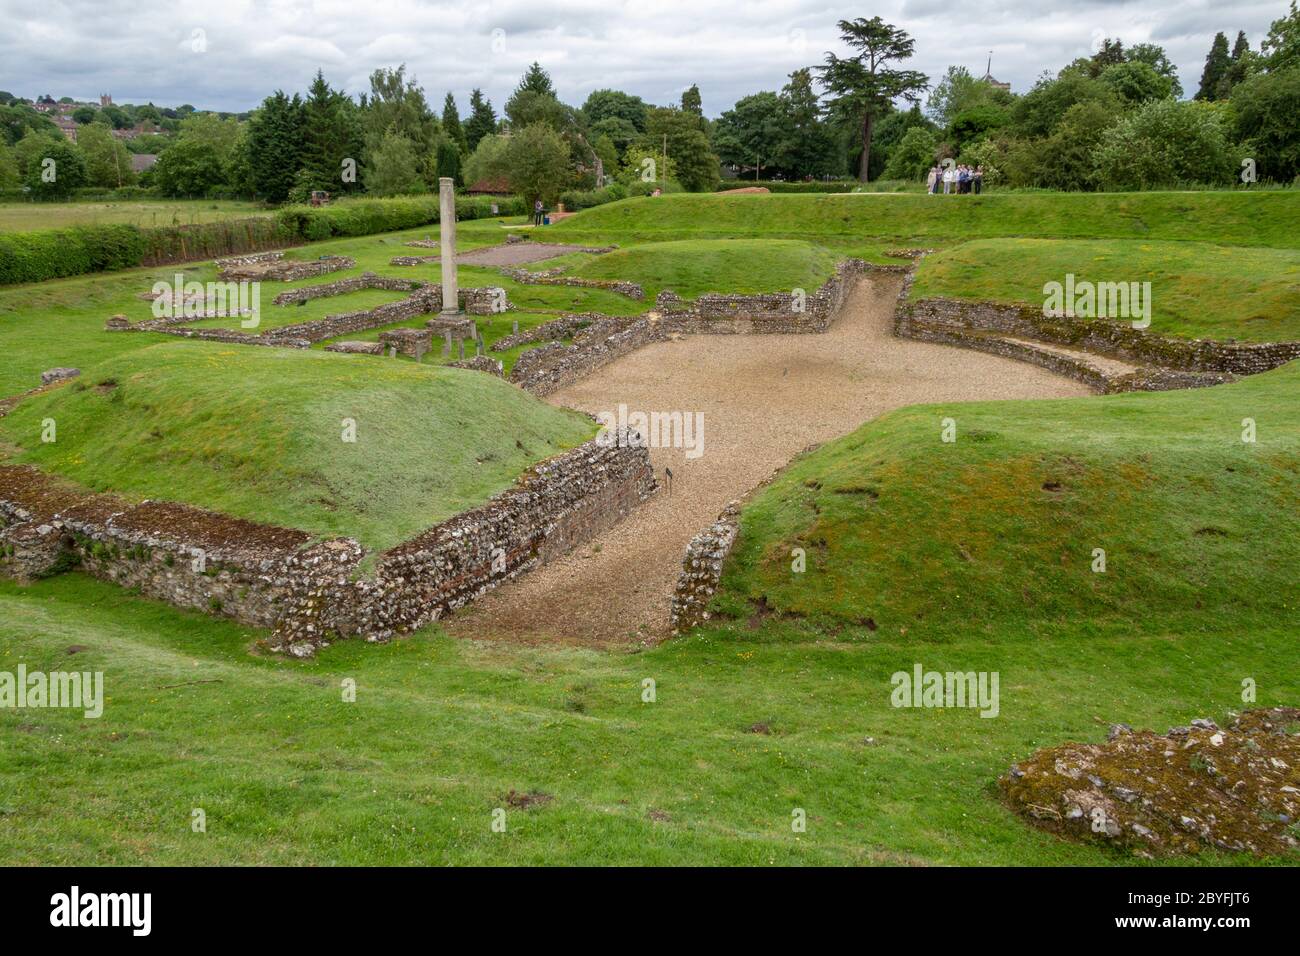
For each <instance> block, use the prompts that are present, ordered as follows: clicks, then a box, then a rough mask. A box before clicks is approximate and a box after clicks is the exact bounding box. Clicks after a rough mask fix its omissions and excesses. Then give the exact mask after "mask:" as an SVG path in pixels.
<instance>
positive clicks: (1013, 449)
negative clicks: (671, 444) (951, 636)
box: [717, 362, 1300, 641]
mask: <svg viewBox="0 0 1300 956" xmlns="http://www.w3.org/2000/svg"><path fill="white" fill-rule="evenodd" d="M1297 387H1300V363H1294V362H1293V363H1291V364H1290V365H1289V366H1286V367H1284V368H1282V369H1278V370H1275V371H1273V372H1270V373H1267V374H1264V375H1259V376H1253V377H1251V378H1248V379H1244V380H1242V381H1240V382H1238V383H1235V384H1232V385H1226V386H1220V387H1217V388H1213V389H1207V390H1195V391H1180V392H1164V393H1146V394H1141V393H1139V394H1126V395H1112V396H1103V397H1097V398H1088V399H1066V400H1054V401H1039V402H1015V403H1013V402H984V403H973V404H964V405H954V406H951V407H948V406H938V405H924V406H916V407H912V408H907V409H903V410H900V411H897V412H894V413H892V414H890V415H887V416H885V417H883V418H880V419H877V420H876V421H873V422H871V423H869V424H867V425H865V426H863V427H862V428H861V429H859V430H858V431H856V432H854V433H853V434H851V435H848V436H846V437H844V438H842V439H839V440H837V441H834V442H831V443H829V444H827V445H825V446H823V447H822V448H820V449H818V450H817V451H816V452H814V453H812V454H809V455H806V456H804V457H802V458H801V459H798V460H797V461H796V462H795V463H794V464H793V465H792V466H791V467H790V468H789V469H787V470H786V471H785V472H784V473H782V474H781V476H780V477H779V478H778V479H777V480H776V481H774V482H773V483H772V484H771V485H770V486H768V487H766V488H764V489H763V490H762V491H761V492H759V493H758V494H757V496H756V497H755V498H754V500H753V501H752V503H750V504H749V505H748V507H747V508H746V509H745V511H744V518H743V523H742V530H741V537H740V543H739V544H738V546H737V549H736V552H735V554H734V556H733V558H732V560H731V561H730V563H729V565H728V568H727V571H726V574H725V576H724V582H723V584H724V587H723V590H722V592H721V593H722V597H720V598H719V599H717V600H718V603H719V606H720V607H722V608H724V609H726V610H728V611H729V612H730V613H732V614H734V615H738V616H739V615H748V614H749V613H751V609H752V607H753V606H754V605H755V604H757V605H758V606H759V607H761V608H762V609H764V610H774V611H776V612H778V613H785V614H788V615H792V616H795V617H801V618H807V619H809V622H808V635H806V636H813V637H816V636H818V635H820V634H822V633H827V632H829V633H840V631H841V630H844V631H845V632H846V633H847V632H852V633H857V634H860V635H863V636H866V635H868V634H869V633H870V631H871V630H872V629H875V628H879V629H880V630H881V631H884V632H886V633H889V634H891V635H902V634H907V635H908V636H910V637H914V638H915V639H917V640H922V641H924V640H928V639H930V638H931V637H932V636H933V635H935V634H936V633H943V632H945V631H946V630H947V631H950V630H951V629H953V628H958V627H959V628H963V629H966V630H968V631H969V632H971V633H975V634H984V635H996V634H998V633H999V632H1001V631H1003V630H1005V629H1008V628H1029V629H1032V628H1034V627H1037V626H1039V625H1040V624H1043V623H1046V622H1054V621H1063V620H1065V621H1073V622H1075V623H1076V625H1077V626H1078V628H1079V630H1080V631H1081V632H1086V630H1087V629H1088V628H1090V627H1092V626H1094V625H1095V624H1096V623H1097V622H1104V621H1113V622H1140V621H1143V620H1148V619H1152V618H1162V617H1165V616H1179V615H1186V614H1188V613H1192V614H1195V615H1199V614H1214V615H1217V616H1225V615H1226V616H1228V617H1229V618H1231V619H1232V620H1234V621H1236V622H1237V626H1238V627H1241V628H1250V627H1256V626H1259V627H1262V626H1272V625H1276V624H1278V623H1280V622H1283V621H1289V622H1291V624H1292V625H1294V624H1295V623H1296V622H1298V621H1300V595H1298V594H1297V592H1296V587H1295V582H1296V581H1297V580H1298V579H1300V423H1298V422H1297V420H1296V416H1295V414H1294V411H1295V394H1296V389H1297ZM945 418H951V419H953V421H954V422H955V425H956V436H957V440H956V441H955V442H952V443H944V442H943V441H942V440H941V428H942V422H943V420H944V419H945ZM1245 418H1251V419H1253V420H1254V421H1255V423H1256V426H1257V429H1258V433H1257V439H1258V440H1257V441H1256V442H1255V443H1253V444H1252V443H1245V442H1243V441H1242V428H1243V426H1242V423H1243V419H1245ZM795 548H803V549H804V550H805V551H806V554H807V570H806V571H805V572H803V573H794V572H793V571H792V559H791V553H792V551H793V549H795ZM1097 548H1101V549H1104V550H1105V553H1106V570H1105V573H1094V571H1093V569H1092V565H1093V561H1094V549H1097ZM827 629H829V631H827Z"/></svg>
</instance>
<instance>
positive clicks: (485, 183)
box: [465, 176, 510, 196]
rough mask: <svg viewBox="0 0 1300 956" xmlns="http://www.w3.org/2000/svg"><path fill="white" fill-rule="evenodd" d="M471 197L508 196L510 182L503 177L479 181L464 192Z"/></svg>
mask: <svg viewBox="0 0 1300 956" xmlns="http://www.w3.org/2000/svg"><path fill="white" fill-rule="evenodd" d="M465 192H466V193H468V194H469V195H471V196H509V195H510V180H508V179H506V178H505V177H504V176H497V177H494V178H489V179H480V180H479V181H478V182H476V183H474V184H473V185H471V186H470V187H469V188H468V189H466V190H465Z"/></svg>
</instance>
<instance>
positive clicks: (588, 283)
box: [500, 250, 645, 301]
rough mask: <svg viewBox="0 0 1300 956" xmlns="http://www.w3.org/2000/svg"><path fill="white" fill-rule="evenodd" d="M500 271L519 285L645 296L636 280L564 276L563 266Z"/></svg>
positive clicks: (630, 296)
mask: <svg viewBox="0 0 1300 956" xmlns="http://www.w3.org/2000/svg"><path fill="white" fill-rule="evenodd" d="M584 251H590V250H584ZM500 271H501V274H502V275H503V276H505V277H506V278H508V279H513V280H514V281H516V282H518V283H519V284H520V285H559V286H571V287H572V288H575V289H604V290H605V291H607V292H616V293H618V294H619V295H625V296H627V297H628V298H629V299H636V300H637V301H640V300H641V299H644V298H645V289H643V288H642V287H641V286H640V285H639V284H638V283H636V282H626V281H624V280H622V279H584V278H582V277H580V276H566V275H564V274H563V273H564V268H563V267H556V268H554V269H543V270H541V271H540V272H530V271H529V270H527V269H515V268H504V269H501V270H500Z"/></svg>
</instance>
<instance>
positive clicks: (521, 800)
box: [501, 790, 555, 810]
mask: <svg viewBox="0 0 1300 956" xmlns="http://www.w3.org/2000/svg"><path fill="white" fill-rule="evenodd" d="M554 799H555V798H554V797H553V796H551V795H550V794H549V793H543V792H542V791H540V790H531V791H529V792H528V793H520V792H519V791H517V790H511V791H510V792H509V793H507V794H506V795H505V796H504V797H502V798H501V800H502V802H503V803H505V805H506V806H508V807H510V808H511V809H512V810H531V809H533V808H534V807H544V806H546V804H548V803H550V802H551V801H552V800H554Z"/></svg>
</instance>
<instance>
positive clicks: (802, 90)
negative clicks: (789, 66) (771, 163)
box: [775, 67, 836, 176]
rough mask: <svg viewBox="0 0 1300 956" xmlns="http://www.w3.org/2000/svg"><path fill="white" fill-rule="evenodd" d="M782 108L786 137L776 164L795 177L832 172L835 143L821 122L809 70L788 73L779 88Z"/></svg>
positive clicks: (777, 152)
mask: <svg viewBox="0 0 1300 956" xmlns="http://www.w3.org/2000/svg"><path fill="white" fill-rule="evenodd" d="M781 108H782V109H783V110H784V111H785V114H786V118H787V119H786V125H787V129H788V135H787V137H786V139H785V140H783V141H782V142H781V143H780V145H779V146H778V147H777V151H776V157H775V158H776V163H777V165H778V166H780V167H782V168H783V169H788V170H790V172H791V174H792V175H794V176H820V175H822V174H824V173H829V172H832V171H833V170H834V169H835V168H836V164H835V160H834V152H835V142H834V138H833V137H832V136H831V132H830V130H829V129H827V128H826V124H825V123H823V122H822V119H821V103H819V102H818V99H817V91H816V90H814V89H813V76H812V70H811V69H809V68H808V67H804V68H803V69H801V70H795V71H794V72H793V73H791V74H790V82H789V83H787V84H786V85H785V86H784V87H782V88H781Z"/></svg>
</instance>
